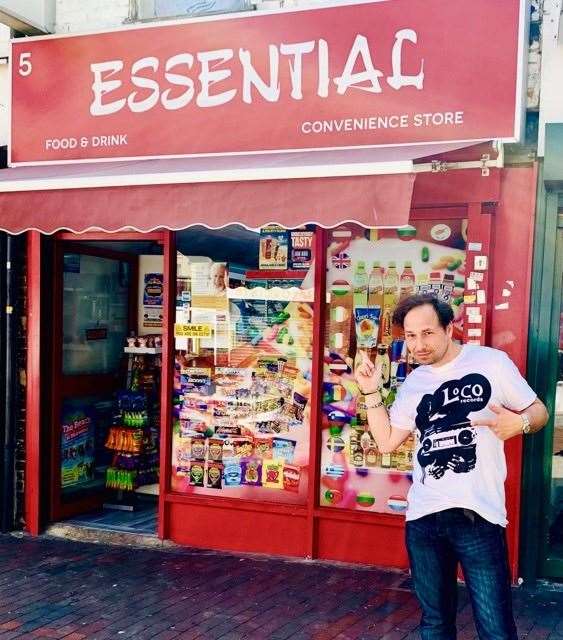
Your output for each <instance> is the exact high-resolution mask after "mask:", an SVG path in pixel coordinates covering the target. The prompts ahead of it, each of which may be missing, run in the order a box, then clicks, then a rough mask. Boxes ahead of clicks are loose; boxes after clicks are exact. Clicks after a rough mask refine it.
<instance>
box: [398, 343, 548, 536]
mask: <svg viewBox="0 0 563 640" xmlns="http://www.w3.org/2000/svg"><path fill="white" fill-rule="evenodd" d="M535 399H536V394H535V393H534V391H533V390H532V389H531V388H530V386H529V385H528V383H527V382H526V381H525V380H524V378H523V377H522V376H521V375H520V372H519V371H518V369H517V368H516V366H515V365H514V363H513V362H512V361H511V360H510V358H509V357H508V356H507V355H506V354H505V353H504V352H503V351H499V350H497V349H491V348H489V347H479V346H474V345H463V347H462V349H461V351H460V353H459V354H458V355H457V356H456V357H455V358H454V359H453V360H452V361H451V362H448V363H447V364H445V365H443V366H438V367H434V366H431V365H424V366H420V367H418V368H417V369H415V370H414V371H413V372H412V373H411V374H410V375H409V376H407V378H406V380H405V382H404V383H403V385H402V386H401V388H400V390H399V392H398V394H397V398H396V399H395V402H394V403H393V406H392V407H391V411H390V421H391V425H392V426H393V427H396V428H398V429H408V430H410V431H414V432H415V451H414V457H413V463H414V469H413V484H412V486H411V488H410V491H409V494H408V508H407V513H406V517H407V520H415V519H417V518H421V517H422V516H425V515H428V514H430V513H435V512H437V511H443V510H444V509H451V508H454V507H462V508H465V509H471V510H473V511H475V512H477V513H478V514H479V515H480V516H482V517H483V518H485V519H486V520H488V521H489V522H492V523H493V524H500V525H501V526H503V527H504V526H506V523H507V520H506V506H505V497H504V481H505V479H506V459H505V456H504V443H503V442H502V440H499V439H498V438H497V436H496V435H495V434H494V433H493V431H492V430H491V429H489V428H488V427H480V426H475V427H472V426H471V423H470V421H472V420H473V421H474V420H478V419H479V418H483V419H489V418H495V417H496V414H495V413H493V412H492V411H491V410H490V409H489V408H488V406H489V405H490V404H493V405H497V406H501V405H502V406H504V407H506V408H507V409H512V410H514V411H522V410H523V409H526V408H527V407H529V406H530V405H531V404H532V402H534V400H535Z"/></svg>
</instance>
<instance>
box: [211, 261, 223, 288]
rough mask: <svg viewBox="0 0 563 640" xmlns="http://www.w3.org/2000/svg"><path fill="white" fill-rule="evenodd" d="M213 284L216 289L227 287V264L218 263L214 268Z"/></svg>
mask: <svg viewBox="0 0 563 640" xmlns="http://www.w3.org/2000/svg"><path fill="white" fill-rule="evenodd" d="M213 286H214V287H215V289H224V288H225V265H222V264H221V265H218V266H216V267H215V269H214V270H213Z"/></svg>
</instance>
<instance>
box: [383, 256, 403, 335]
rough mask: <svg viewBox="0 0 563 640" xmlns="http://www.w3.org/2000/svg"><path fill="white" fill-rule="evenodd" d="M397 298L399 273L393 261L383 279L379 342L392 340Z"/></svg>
mask: <svg viewBox="0 0 563 640" xmlns="http://www.w3.org/2000/svg"><path fill="white" fill-rule="evenodd" d="M398 299H399V274H398V273H397V267H396V265H395V262H394V261H392V262H390V263H389V268H388V269H387V272H386V273H385V278H384V280H383V313H382V319H381V342H382V343H383V344H385V345H390V344H391V342H392V341H393V311H394V310H395V307H396V306H397V301H398Z"/></svg>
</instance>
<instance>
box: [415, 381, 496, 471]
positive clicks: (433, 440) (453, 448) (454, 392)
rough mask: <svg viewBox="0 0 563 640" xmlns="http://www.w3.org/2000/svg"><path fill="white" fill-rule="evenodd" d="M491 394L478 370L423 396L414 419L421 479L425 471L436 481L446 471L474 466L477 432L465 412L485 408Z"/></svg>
mask: <svg viewBox="0 0 563 640" xmlns="http://www.w3.org/2000/svg"><path fill="white" fill-rule="evenodd" d="M490 397H491V384H490V382H489V381H488V380H487V378H485V377H484V376H483V375H481V374H479V373H469V374H467V375H466V376H463V377H462V378H461V379H459V380H448V381H447V382H444V384H442V385H440V387H438V389H436V391H434V393H432V394H431V393H427V394H425V395H424V396H423V397H422V399H421V401H420V402H419V404H418V406H417V408H416V419H415V422H416V428H417V430H418V441H419V443H420V446H419V448H418V452H417V460H418V462H419V464H420V466H421V469H422V482H424V478H425V477H426V474H428V475H430V476H432V477H433V478H435V479H436V480H438V479H440V478H442V477H443V476H444V475H445V474H446V472H447V471H451V472H452V473H468V472H469V471H472V470H473V469H474V468H475V465H476V463H477V433H476V430H475V427H472V426H471V421H470V420H468V415H469V414H470V413H473V412H476V411H481V410H482V409H484V408H485V407H486V406H487V403H488V401H489V399H490Z"/></svg>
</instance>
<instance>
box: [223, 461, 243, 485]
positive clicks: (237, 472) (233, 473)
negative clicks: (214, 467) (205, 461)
mask: <svg viewBox="0 0 563 640" xmlns="http://www.w3.org/2000/svg"><path fill="white" fill-rule="evenodd" d="M223 476H224V478H223V481H224V484H225V486H226V487H238V486H240V484H241V482H242V467H241V464H240V461H239V460H237V459H236V458H229V459H227V460H224V468H223Z"/></svg>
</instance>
